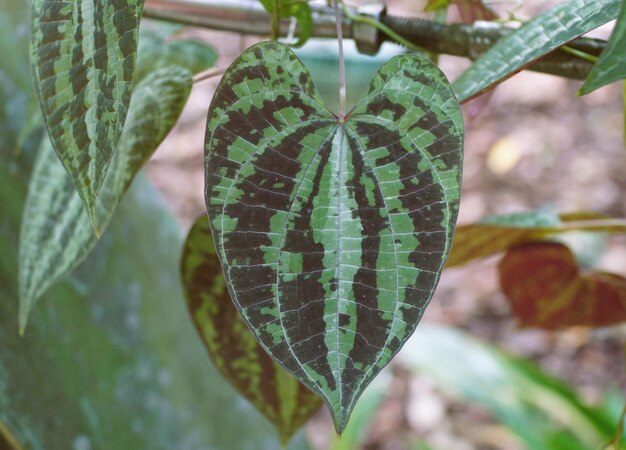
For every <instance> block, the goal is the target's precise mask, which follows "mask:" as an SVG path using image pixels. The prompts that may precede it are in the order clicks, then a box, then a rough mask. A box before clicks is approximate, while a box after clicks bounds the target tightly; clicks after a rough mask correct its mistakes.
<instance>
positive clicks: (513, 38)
mask: <svg viewBox="0 0 626 450" xmlns="http://www.w3.org/2000/svg"><path fill="white" fill-rule="evenodd" d="M620 3H621V2H620V0H570V1H568V2H565V3H562V4H560V5H558V6H555V7H554V8H551V9H549V10H548V11H546V12H544V13H543V14H540V15H538V16H537V17H535V18H533V19H532V20H529V21H528V22H526V23H525V24H524V25H523V26H522V27H521V28H520V29H519V30H517V31H515V32H514V33H512V34H510V35H509V36H506V37H504V38H502V39H500V40H499V41H498V42H497V43H496V44H495V45H494V46H493V47H491V48H490V49H489V50H488V51H487V52H485V53H484V54H482V55H481V56H480V57H479V58H478V59H477V60H476V61H475V62H474V63H473V64H472V65H471V66H470V67H469V69H467V70H466V71H465V72H463V73H462V74H461V76H460V77H459V78H458V79H457V80H456V81H455V82H454V84H453V87H454V92H455V93H456V95H457V97H458V99H459V101H461V102H463V101H466V100H469V99H470V98H472V97H475V96H477V95H479V94H481V93H482V92H483V91H485V90H487V89H489V88H490V87H491V86H493V85H494V84H497V83H500V82H502V81H504V80H505V79H507V78H509V77H511V76H512V75H514V74H515V73H517V72H519V71H520V70H522V69H524V68H525V67H526V66H528V65H529V64H531V63H532V62H534V61H536V60H537V59H538V58H540V57H541V56H543V55H545V54H546V53H549V52H550V51H552V50H554V49H556V48H557V47H560V46H561V45H564V44H566V43H568V42H569V41H571V40H573V39H576V38H577V37H579V36H581V35H583V34H585V33H587V32H589V31H591V30H593V29H594V28H597V27H599V26H601V25H604V24H605V23H607V22H609V21H610V20H613V19H615V18H616V17H617V15H618V14H619V10H620Z"/></svg>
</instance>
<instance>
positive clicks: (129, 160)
mask: <svg viewBox="0 0 626 450" xmlns="http://www.w3.org/2000/svg"><path fill="white" fill-rule="evenodd" d="M190 90H191V74H190V72H189V71H188V70H186V69H183V68H179V67H174V66H170V67H167V68H164V69H159V70H156V71H154V72H152V73H151V74H150V75H148V76H147V77H146V78H145V79H144V80H143V81H142V82H141V83H139V84H138V85H137V87H136V89H135V93H134V95H133V99H132V102H131V106H130V112H129V114H128V119H127V123H126V127H125V128H124V133H123V134H122V137H121V139H120V142H119V145H118V148H117V151H116V152H115V154H114V156H113V160H112V162H111V168H110V170H109V171H108V173H107V176H106V179H105V181H104V185H103V186H102V189H101V190H100V194H99V196H98V199H97V204H96V214H95V216H94V217H95V220H96V223H97V225H98V227H99V228H100V229H101V230H104V229H106V227H107V226H108V224H109V222H110V220H111V218H112V216H113V213H114V211H115V209H116V207H117V205H118V203H119V201H120V200H121V198H122V196H123V195H124V193H125V192H126V190H127V189H128V187H129V186H130V183H131V182H132V180H133V178H134V177H135V174H136V173H137V172H138V171H139V169H140V168H141V167H142V165H143V164H144V163H145V162H146V161H147V160H148V159H149V158H150V156H151V155H152V153H153V152H154V151H155V150H156V148H157V147H158V146H159V144H160V143H161V141H162V140H163V139H164V138H165V136H166V135H167V133H168V132H169V130H170V129H171V128H172V127H173V126H174V124H175V123H176V120H177V119H178V116H179V114H180V112H181V111H182V108H183V106H184V105H185V102H186V101H187V97H188V95H189V92H190ZM96 241H97V239H96V236H95V235H94V233H93V229H92V220H90V218H89V216H88V214H87V212H86V210H85V208H84V207H83V204H82V202H81V200H80V198H79V196H78V194H77V193H76V191H75V189H74V188H73V186H72V182H71V180H70V179H69V178H68V177H67V174H66V172H65V170H64V168H63V166H62V165H61V163H60V162H59V160H58V158H57V156H56V154H55V152H54V150H53V149H52V146H51V145H50V141H49V140H48V139H45V140H44V142H43V145H42V148H41V150H40V154H39V157H38V159H37V162H36V163H35V169H34V171H33V174H32V177H31V179H30V185H29V190H28V196H27V198H26V204H25V207H24V218H23V221H22V229H21V233H20V274H19V277H20V315H19V321H20V329H21V330H23V329H24V328H25V326H26V322H27V320H28V315H29V313H30V311H31V309H32V307H33V305H34V303H35V301H36V300H37V299H38V298H39V297H40V296H41V295H42V294H43V293H44V292H45V291H46V290H47V289H48V288H49V287H50V286H52V285H54V284H55V283H56V282H58V280H59V279H61V278H63V277H64V276H65V275H67V274H68V273H70V272H71V271H72V270H73V269H74V268H75V267H76V266H77V265H78V264H80V262H81V261H82V260H83V259H85V257H86V256H87V255H88V254H89V252H90V251H91V250H92V249H93V248H94V246H95V244H96Z"/></svg>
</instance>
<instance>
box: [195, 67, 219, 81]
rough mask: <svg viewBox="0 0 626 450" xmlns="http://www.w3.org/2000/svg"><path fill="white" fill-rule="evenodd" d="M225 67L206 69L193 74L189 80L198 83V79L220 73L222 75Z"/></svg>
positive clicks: (206, 78)
mask: <svg viewBox="0 0 626 450" xmlns="http://www.w3.org/2000/svg"><path fill="white" fill-rule="evenodd" d="M224 72H226V69H215V68H213V69H208V70H205V71H203V72H200V73H197V74H195V75H194V76H193V77H192V78H191V80H192V82H193V84H196V83H199V82H200V81H204V80H208V79H209V78H213V77H217V76H220V75H224Z"/></svg>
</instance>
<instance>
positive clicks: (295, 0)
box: [260, 0, 313, 47]
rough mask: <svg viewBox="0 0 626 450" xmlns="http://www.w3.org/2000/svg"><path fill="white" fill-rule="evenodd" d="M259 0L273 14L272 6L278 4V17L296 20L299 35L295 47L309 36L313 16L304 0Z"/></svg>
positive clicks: (311, 29)
mask: <svg viewBox="0 0 626 450" xmlns="http://www.w3.org/2000/svg"><path fill="white" fill-rule="evenodd" d="M260 2H261V3H262V4H263V6H264V7H265V9H266V10H267V12H268V13H270V14H274V8H275V6H276V5H278V9H279V16H280V18H282V19H287V18H289V17H294V18H295V19H296V20H297V21H298V26H299V31H300V36H299V37H298V42H296V44H295V47H300V46H301V45H303V44H304V43H305V42H306V41H307V40H308V39H309V37H311V32H312V31H313V17H312V16H311V8H310V7H309V4H308V3H307V1H306V0H260Z"/></svg>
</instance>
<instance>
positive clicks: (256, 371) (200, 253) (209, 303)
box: [181, 216, 322, 444]
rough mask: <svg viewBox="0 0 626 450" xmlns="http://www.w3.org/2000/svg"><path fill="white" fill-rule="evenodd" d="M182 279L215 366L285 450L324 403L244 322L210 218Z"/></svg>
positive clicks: (188, 246) (195, 237) (191, 246)
mask: <svg viewBox="0 0 626 450" xmlns="http://www.w3.org/2000/svg"><path fill="white" fill-rule="evenodd" d="M181 273H182V279H183V287H184V290H185V294H186V297H187V304H188V306H189V312H190V314H191V318H192V319H193V322H194V325H195V326H196V329H197V330H198V333H199V334H200V337H201V338H202V340H203V341H204V344H205V346H206V348H207V350H208V352H209V355H210V356H211V359H212V360H213V363H214V364H215V366H216V367H217V368H218V369H219V370H220V372H222V374H224V376H225V377H226V379H227V380H228V381H230V383H231V384H232V385H233V386H235V387H236V388H237V390H238V391H239V392H240V393H241V394H242V395H243V396H244V397H246V398H247V399H248V400H249V401H250V402H251V403H252V404H253V405H254V406H255V407H256V408H257V409H258V410H259V411H261V412H262V413H263V414H264V415H265V417H267V418H268V419H269V420H270V421H271V422H272V423H273V424H274V425H275V426H276V429H277V430H278V433H279V435H280V440H281V442H282V443H283V444H286V443H287V442H288V441H289V439H290V438H291V437H292V436H293V434H294V433H295V432H296V431H298V429H299V428H300V427H301V426H302V425H304V423H305V422H306V421H307V420H308V419H310V418H311V416H313V414H315V412H317V410H318V409H319V408H320V406H321V405H322V401H321V399H320V398H319V397H318V396H317V395H315V394H313V393H312V392H311V391H310V390H308V389H307V388H306V387H305V386H303V385H302V384H301V383H300V382H299V381H298V380H296V379H295V378H293V376H292V375H291V374H289V373H287V372H285V370H284V369H283V368H282V367H281V366H280V365H279V364H277V363H276V362H274V361H273V360H272V359H271V358H270V357H269V356H268V355H267V353H266V352H265V350H263V348H262V347H261V346H260V345H259V344H258V343H257V342H256V340H255V339H254V336H253V335H252V333H251V332H250V330H249V329H248V327H247V326H246V324H245V323H244V322H243V320H242V319H241V317H240V316H239V313H238V311H237V308H235V305H234V304H233V302H232V300H231V299H230V294H229V293H228V288H227V286H226V281H225V280H224V276H223V275H222V268H221V266H220V263H219V260H218V259H217V255H216V253H215V246H214V245H213V239H212V238H211V230H210V228H209V221H208V219H207V217H206V216H203V217H201V218H199V219H198V220H197V221H196V223H195V224H194V226H193V227H192V228H191V230H190V231H189V235H188V236H187V241H186V242H185V246H184V250H183V255H182V259H181Z"/></svg>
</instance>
